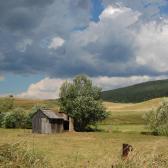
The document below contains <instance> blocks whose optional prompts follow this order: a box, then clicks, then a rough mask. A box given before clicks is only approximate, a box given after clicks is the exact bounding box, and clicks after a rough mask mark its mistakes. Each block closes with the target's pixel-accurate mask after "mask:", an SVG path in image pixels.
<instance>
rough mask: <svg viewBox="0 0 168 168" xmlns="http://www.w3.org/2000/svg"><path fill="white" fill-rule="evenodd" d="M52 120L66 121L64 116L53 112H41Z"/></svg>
mask: <svg viewBox="0 0 168 168" xmlns="http://www.w3.org/2000/svg"><path fill="white" fill-rule="evenodd" d="M41 111H42V112H43V113H44V114H45V115H46V116H47V117H48V118H50V119H64V117H63V116H62V115H60V114H59V113H56V112H54V111H51V110H41Z"/></svg>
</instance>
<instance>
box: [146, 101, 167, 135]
mask: <svg viewBox="0 0 168 168" xmlns="http://www.w3.org/2000/svg"><path fill="white" fill-rule="evenodd" d="M144 118H145V120H146V124H147V125H148V127H149V129H151V130H152V131H153V132H154V133H157V134H158V135H165V136H168V101H163V102H162V104H161V105H160V107H158V108H157V109H156V110H152V111H151V112H149V113H147V114H145V117H144Z"/></svg>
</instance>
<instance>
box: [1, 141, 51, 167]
mask: <svg viewBox="0 0 168 168" xmlns="http://www.w3.org/2000/svg"><path fill="white" fill-rule="evenodd" d="M23 146H25V144H22V145H20V144H19V143H17V144H4V145H2V146H0V167H3V168H49V167H51V166H50V165H49V163H48V162H47V161H46V160H45V159H44V158H43V157H42V156H41V155H39V154H38V153H35V152H33V151H32V150H30V149H28V148H23Z"/></svg>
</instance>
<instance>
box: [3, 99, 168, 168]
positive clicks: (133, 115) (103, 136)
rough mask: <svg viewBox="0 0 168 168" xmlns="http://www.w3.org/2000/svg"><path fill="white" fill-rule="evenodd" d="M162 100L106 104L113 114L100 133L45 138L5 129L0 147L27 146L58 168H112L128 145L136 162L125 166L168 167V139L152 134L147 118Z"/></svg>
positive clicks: (24, 104) (52, 104)
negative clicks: (12, 144) (3, 145)
mask: <svg viewBox="0 0 168 168" xmlns="http://www.w3.org/2000/svg"><path fill="white" fill-rule="evenodd" d="M160 101H161V99H154V100H150V101H147V102H143V103H137V104H131V103H130V104H119V103H109V102H104V105H105V106H106V108H107V111H109V114H110V115H109V117H108V118H107V119H106V120H105V121H103V122H101V123H99V124H98V129H99V130H100V131H97V132H82V133H81V132H71V133H70V132H66V133H61V134H55V135H42V134H32V133H31V130H28V129H2V128H1V129H0V145H2V144H5V143H18V142H19V143H20V144H21V145H22V144H23V146H24V144H26V146H27V147H28V148H30V149H32V150H33V151H38V152H40V153H41V154H42V155H43V156H44V157H45V158H46V159H47V160H48V161H49V162H50V163H51V165H52V166H53V167H54V168H62V167H63V168H78V167H83V168H108V167H109V168H111V167H112V165H114V166H115V165H117V164H118V163H119V162H121V152H122V144H123V143H128V144H131V145H132V146H133V148H134V150H133V152H132V163H131V164H129V166H127V165H125V164H124V165H125V167H130V168H140V167H146V168H154V167H156V168H166V167H168V163H167V162H168V161H167V159H168V158H167V156H168V150H167V148H168V139H167V137H163V136H154V135H150V132H149V130H148V129H147V128H146V127H145V123H144V119H143V115H144V114H145V113H146V112H148V111H149V110H151V109H153V108H156V107H158V106H159V104H160ZM15 104H16V105H17V106H21V107H25V108H27V110H29V109H30V108H31V107H32V106H33V105H34V104H46V105H47V106H49V107H51V108H54V109H56V108H58V105H57V104H56V102H54V101H47V102H46V101H41V100H31V101H29V100H21V99H19V100H15ZM160 157H161V158H160ZM158 158H159V159H158ZM131 166H132V167H131ZM120 167H122V166H120ZM123 167H124V166H123ZM117 168H119V166H118V167H117Z"/></svg>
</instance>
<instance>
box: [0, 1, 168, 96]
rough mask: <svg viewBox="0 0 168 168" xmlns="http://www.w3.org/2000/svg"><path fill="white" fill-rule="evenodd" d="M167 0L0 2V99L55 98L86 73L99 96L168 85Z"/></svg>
mask: <svg viewBox="0 0 168 168" xmlns="http://www.w3.org/2000/svg"><path fill="white" fill-rule="evenodd" d="M167 64H168V1H167V0H47V1H46V0H2V1H0V95H1V96H3V95H8V94H14V95H16V96H19V97H25V98H43V99H44V98H56V97H58V92H59V87H60V85H61V84H62V83H63V81H64V80H66V79H67V80H71V79H72V78H73V77H74V76H75V75H77V74H87V75H88V76H89V77H90V78H91V79H92V80H93V82H94V84H96V85H98V86H100V87H102V88H103V90H108V89H114V88H118V87H123V86H128V85H132V84H135V83H140V82H144V81H149V80H158V79H166V78H168V65H167Z"/></svg>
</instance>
